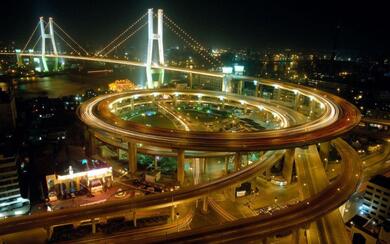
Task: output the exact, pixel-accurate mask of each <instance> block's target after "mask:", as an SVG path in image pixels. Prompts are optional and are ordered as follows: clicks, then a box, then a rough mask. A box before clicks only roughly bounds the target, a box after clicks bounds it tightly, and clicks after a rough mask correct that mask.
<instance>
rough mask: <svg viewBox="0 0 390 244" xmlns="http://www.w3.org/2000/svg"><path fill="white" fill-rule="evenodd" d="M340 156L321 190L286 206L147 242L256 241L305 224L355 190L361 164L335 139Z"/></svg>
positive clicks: (350, 151)
mask: <svg viewBox="0 0 390 244" xmlns="http://www.w3.org/2000/svg"><path fill="white" fill-rule="evenodd" d="M333 144H334V146H335V148H336V150H337V151H338V152H339V154H340V156H341V159H342V170H341V174H340V176H339V177H338V178H337V179H336V180H335V181H333V182H332V183H331V184H329V185H328V186H327V187H326V188H325V189H323V190H322V191H320V193H318V194H315V195H314V196H312V197H310V198H308V199H305V201H303V202H301V203H298V204H296V205H293V206H291V207H289V208H286V209H282V210H279V211H276V212H274V213H273V214H272V215H269V216H256V217H250V218H246V219H240V220H237V221H232V222H229V223H224V224H220V225H215V226H207V227H204V228H199V229H194V230H191V231H184V232H180V233H176V234H170V235H167V236H160V237H158V238H151V239H147V240H146V241H150V242H152V241H153V242H157V241H161V242H162V241H165V242H170V243H177V242H183V241H185V242H191V243H195V242H213V241H214V242H216V241H218V242H243V241H251V240H259V239H261V238H265V237H267V236H271V235H273V234H276V233H278V232H281V231H285V230H290V229H294V228H297V227H298V226H301V227H302V226H305V225H306V224H307V223H310V222H312V221H314V220H316V219H317V218H319V217H322V216H324V215H325V214H327V213H330V212H332V211H333V210H335V209H337V208H338V207H339V206H340V205H341V204H342V203H344V202H345V201H347V200H348V199H349V197H350V196H351V195H352V194H353V193H354V192H355V190H356V187H357V185H358V184H359V182H360V177H361V172H362V169H361V164H360V162H359V161H360V159H359V156H358V155H357V153H356V152H355V151H354V149H353V148H351V147H350V146H349V145H348V144H347V143H346V142H344V141H343V140H342V139H340V138H338V139H335V140H334V141H333Z"/></svg>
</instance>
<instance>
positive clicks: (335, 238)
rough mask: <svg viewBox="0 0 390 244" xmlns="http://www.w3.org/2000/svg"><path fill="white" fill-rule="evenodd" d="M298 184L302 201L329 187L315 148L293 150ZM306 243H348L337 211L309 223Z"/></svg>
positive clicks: (313, 146)
mask: <svg viewBox="0 0 390 244" xmlns="http://www.w3.org/2000/svg"><path fill="white" fill-rule="evenodd" d="M295 163H296V164H295V165H296V169H297V175H298V182H299V184H300V187H301V188H302V189H303V191H302V193H303V195H302V198H301V199H302V200H304V199H306V198H309V197H311V196H314V195H315V194H318V193H319V192H321V190H323V189H325V188H326V187H327V186H328V185H329V180H328V177H327V175H326V172H325V168H324V166H323V162H322V160H321V158H320V155H319V153H318V150H317V147H316V146H315V145H311V146H309V147H308V149H300V148H297V149H296V150H295ZM306 234H307V241H308V243H332V244H336V243H340V244H344V243H348V242H349V237H348V235H347V232H346V230H345V227H344V222H343V219H342V217H341V214H340V212H339V211H338V210H334V211H332V212H330V213H329V214H327V215H325V216H324V217H322V218H320V219H319V220H317V221H315V222H313V223H311V224H310V225H309V228H308V229H307V230H306Z"/></svg>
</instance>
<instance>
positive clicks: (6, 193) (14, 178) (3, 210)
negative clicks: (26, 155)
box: [0, 143, 30, 218]
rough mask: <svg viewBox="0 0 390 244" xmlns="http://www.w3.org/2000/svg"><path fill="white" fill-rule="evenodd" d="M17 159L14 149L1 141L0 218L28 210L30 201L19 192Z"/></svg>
mask: <svg viewBox="0 0 390 244" xmlns="http://www.w3.org/2000/svg"><path fill="white" fill-rule="evenodd" d="M17 160H18V154H17V153H15V149H12V148H10V146H9V145H6V144H4V143H1V144H0V218H4V217H8V216H14V215H21V214H25V213H27V212H28V211H29V210H30V201H29V200H28V199H24V198H22V196H21V194H20V187H19V177H18V167H17Z"/></svg>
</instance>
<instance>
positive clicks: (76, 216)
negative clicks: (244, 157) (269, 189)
mask: <svg viewBox="0 0 390 244" xmlns="http://www.w3.org/2000/svg"><path fill="white" fill-rule="evenodd" d="M283 155H284V150H278V151H274V152H273V151H269V152H267V153H266V154H265V155H264V157H262V159H263V160H262V161H260V162H258V163H255V164H252V165H250V166H248V167H246V168H244V169H242V170H240V171H238V172H235V173H232V174H230V175H228V176H226V177H223V178H220V179H217V180H215V181H212V182H210V183H205V184H199V185H196V186H192V187H186V188H182V189H180V190H177V191H174V192H164V193H160V194H153V195H147V196H145V197H136V198H130V199H125V200H123V201H113V202H107V203H102V204H99V205H97V206H85V207H78V208H72V209H63V210H58V211H55V212H48V213H39V214H34V215H30V216H20V217H15V218H9V219H6V220H3V221H1V222H0V235H2V234H7V233H12V232H18V231H23V230H28V229H31V228H38V227H47V226H51V225H56V224H59V223H68V222H74V221H81V220H86V219H91V218H95V217H101V216H107V215H110V216H112V215H115V213H116V212H122V211H132V210H135V209H156V208H163V207H169V206H174V205H177V204H180V203H183V202H187V201H192V200H195V199H199V198H200V197H202V196H203V195H207V194H209V193H210V192H212V191H215V190H219V189H223V188H225V187H227V186H229V185H231V184H235V183H238V182H241V181H244V180H246V179H248V178H250V177H254V176H255V175H256V174H258V172H262V171H264V170H265V168H267V167H269V166H270V165H272V164H274V163H275V162H276V161H278V160H280V159H281V158H282V157H283Z"/></svg>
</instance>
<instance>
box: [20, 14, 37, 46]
mask: <svg viewBox="0 0 390 244" xmlns="http://www.w3.org/2000/svg"><path fill="white" fill-rule="evenodd" d="M38 26H39V22H38V24H37V25H36V26H35V29H34V31H33V32H32V34H31V35H30V37H29V38H28V41H27V43H26V45H24V48H23V49H22V51H21V53H23V52H24V50H26V48H27V46H28V44H29V43H30V41H31V39H32V38H33V36H34V34H35V32H36V31H37V29H38Z"/></svg>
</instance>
